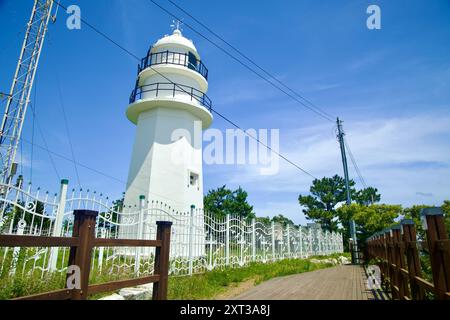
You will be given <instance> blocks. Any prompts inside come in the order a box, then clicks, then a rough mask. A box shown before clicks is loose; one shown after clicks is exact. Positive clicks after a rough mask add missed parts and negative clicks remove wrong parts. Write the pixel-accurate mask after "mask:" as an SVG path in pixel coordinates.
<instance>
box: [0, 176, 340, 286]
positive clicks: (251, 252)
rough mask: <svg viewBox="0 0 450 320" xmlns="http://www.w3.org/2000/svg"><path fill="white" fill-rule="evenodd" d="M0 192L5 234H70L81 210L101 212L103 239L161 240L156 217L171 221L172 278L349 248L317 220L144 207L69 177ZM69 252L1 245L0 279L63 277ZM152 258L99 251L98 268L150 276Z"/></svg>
mask: <svg viewBox="0 0 450 320" xmlns="http://www.w3.org/2000/svg"><path fill="white" fill-rule="evenodd" d="M0 190H1V191H2V194H1V195H0V234H17V235H35V236H63V237H64V236H67V237H69V236H71V234H72V225H73V212H74V210H77V209H85V210H86V209H87V210H95V211H98V212H99V215H98V218H97V223H96V236H97V237H101V238H127V239H154V238H155V234H156V221H172V222H173V226H172V235H171V248H170V252H171V257H170V274H172V275H188V274H193V273H201V272H204V271H206V270H212V269H215V268H225V267H227V266H231V267H235V266H244V265H246V264H248V263H250V262H263V263H266V262H273V261H277V260H281V259H287V258H305V257H309V256H312V255H329V254H333V253H341V252H343V239H342V235H341V234H340V233H334V232H331V233H330V232H328V231H323V230H322V229H321V228H320V227H319V226H318V225H315V224H308V226H307V227H297V226H293V225H287V226H283V225H281V224H277V223H271V224H270V225H267V224H264V223H263V222H261V221H258V219H253V220H251V221H248V220H245V219H243V218H241V217H238V216H234V215H226V216H224V217H217V216H211V215H209V214H208V213H206V212H204V211H203V210H202V209H198V208H194V207H192V208H190V209H189V210H187V211H186V212H179V211H175V210H173V209H172V208H171V207H170V206H168V205H166V204H164V203H161V202H157V201H147V200H145V199H144V198H143V197H141V199H140V202H139V206H138V207H134V208H123V206H122V203H121V202H120V201H115V202H114V201H111V199H109V198H108V197H106V196H104V195H103V194H99V193H97V192H95V191H90V190H75V189H73V190H72V191H69V190H68V181H67V180H63V181H62V183H61V187H60V192H59V193H58V194H53V195H51V194H49V193H48V192H45V193H43V192H42V191H41V190H40V189H39V188H38V189H37V190H33V189H32V186H31V184H30V185H28V187H26V188H24V187H22V186H20V185H19V186H12V185H1V184H0ZM68 256H69V248H19V247H17V248H0V280H1V279H4V278H5V277H10V276H12V275H16V274H20V275H23V276H25V275H28V276H29V275H34V276H36V275H38V276H40V277H44V276H45V275H47V274H49V273H52V274H54V273H60V274H61V276H64V275H65V270H66V268H67V261H68ZM153 258H154V248H145V249H144V248H102V247H100V248H95V251H94V254H93V257H92V263H91V268H92V271H91V273H94V274H97V275H101V274H119V273H122V272H130V273H135V274H139V275H145V274H151V273H153Z"/></svg>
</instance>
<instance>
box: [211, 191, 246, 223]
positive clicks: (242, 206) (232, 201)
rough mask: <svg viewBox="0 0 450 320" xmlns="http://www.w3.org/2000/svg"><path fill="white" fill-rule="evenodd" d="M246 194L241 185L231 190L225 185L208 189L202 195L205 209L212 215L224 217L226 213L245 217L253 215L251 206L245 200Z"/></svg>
mask: <svg viewBox="0 0 450 320" xmlns="http://www.w3.org/2000/svg"><path fill="white" fill-rule="evenodd" d="M247 197H248V194H247V192H246V191H244V190H243V189H242V188H241V187H239V188H238V189H236V190H234V191H232V190H230V189H227V187H226V186H222V187H219V188H217V189H215V190H210V191H208V194H207V195H206V196H204V199H203V205H204V208H205V211H206V212H208V213H210V214H212V215H213V216H216V217H219V218H224V217H225V216H226V215H227V214H233V215H237V216H240V217H243V218H246V219H252V218H254V217H255V214H254V212H253V206H251V205H250V204H249V203H248V201H247Z"/></svg>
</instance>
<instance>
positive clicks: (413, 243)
mask: <svg viewBox="0 0 450 320" xmlns="http://www.w3.org/2000/svg"><path fill="white" fill-rule="evenodd" d="M420 215H421V220H422V224H423V228H424V230H425V231H426V239H423V240H424V241H418V240H417V234H416V228H415V224H414V221H413V220H411V219H405V220H403V221H402V222H401V223H400V225H397V226H394V227H392V228H390V229H389V230H384V231H383V232H380V233H377V234H375V235H374V236H372V237H371V238H369V239H368V241H367V243H366V255H367V257H368V259H369V260H370V259H377V260H378V261H379V267H380V270H381V281H382V283H384V284H387V285H388V287H389V288H390V291H391V294H392V299H396V300H397V299H398V300H423V299H425V297H426V294H425V293H426V292H431V293H433V294H434V297H435V298H436V299H439V300H444V299H446V300H450V240H449V239H448V234H447V230H446V227H445V223H444V216H443V212H442V209H441V208H427V209H423V210H422V212H421V214H420ZM424 254H425V255H429V259H430V264H431V270H432V272H431V273H432V279H433V280H432V282H433V283H431V282H430V281H427V280H426V279H424V278H423V268H422V265H421V262H420V257H421V255H424Z"/></svg>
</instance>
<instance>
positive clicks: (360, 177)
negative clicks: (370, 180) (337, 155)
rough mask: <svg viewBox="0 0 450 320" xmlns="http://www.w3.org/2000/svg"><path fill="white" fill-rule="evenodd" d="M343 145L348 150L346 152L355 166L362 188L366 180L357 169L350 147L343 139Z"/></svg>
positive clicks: (365, 186)
mask: <svg viewBox="0 0 450 320" xmlns="http://www.w3.org/2000/svg"><path fill="white" fill-rule="evenodd" d="M344 143H345V147H346V148H347V150H348V154H349V156H350V160H351V161H352V164H353V167H354V168H355V171H356V174H357V175H358V178H359V181H361V184H362V185H363V187H364V188H367V185H366V181H365V180H364V178H363V176H362V174H361V170H359V167H358V164H357V163H356V160H355V157H354V156H353V153H352V150H351V149H350V146H349V145H348V143H347V141H346V140H344Z"/></svg>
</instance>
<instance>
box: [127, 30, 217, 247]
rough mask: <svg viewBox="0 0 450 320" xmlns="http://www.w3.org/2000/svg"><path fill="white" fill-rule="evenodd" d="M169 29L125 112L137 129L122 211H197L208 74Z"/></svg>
mask: <svg viewBox="0 0 450 320" xmlns="http://www.w3.org/2000/svg"><path fill="white" fill-rule="evenodd" d="M174 29H175V30H174V31H173V33H172V34H171V35H166V36H164V37H163V38H161V39H160V40H158V41H157V42H156V43H155V44H154V45H153V46H152V47H151V48H150V50H149V51H148V54H147V56H146V57H145V58H144V59H142V62H141V64H140V66H139V68H138V77H137V81H136V88H135V90H133V92H132V94H131V97H130V105H129V106H128V108H127V111H126V115H127V118H128V119H129V120H130V121H131V122H132V123H134V124H135V125H136V126H137V130H136V137H135V142H134V146H133V151H132V157H131V164H130V168H129V174H128V181H127V190H126V193H125V206H126V207H130V206H131V207H135V206H139V201H140V200H139V199H140V198H141V199H143V198H144V197H145V199H146V201H153V202H155V201H158V202H159V203H164V204H166V205H168V206H170V207H171V208H172V209H171V210H175V211H179V212H188V211H189V210H190V208H191V206H192V205H194V206H195V207H196V208H200V209H201V208H203V175H202V130H203V129H206V128H208V127H209V126H210V125H211V122H212V119H213V116H212V114H211V100H210V99H209V98H208V97H207V96H206V92H207V90H208V82H207V79H208V70H207V69H206V67H205V66H204V64H203V63H202V61H201V59H200V55H199V54H198V52H197V49H196V48H195V46H194V44H193V43H192V41H191V40H189V39H187V38H185V37H183V35H182V34H181V30H180V28H179V23H177V24H176V26H175V28H174ZM131 229H134V230H135V231H136V232H137V228H131ZM128 232H130V230H128ZM128 232H127V233H128ZM174 240H175V239H174Z"/></svg>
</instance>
